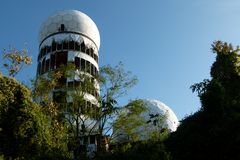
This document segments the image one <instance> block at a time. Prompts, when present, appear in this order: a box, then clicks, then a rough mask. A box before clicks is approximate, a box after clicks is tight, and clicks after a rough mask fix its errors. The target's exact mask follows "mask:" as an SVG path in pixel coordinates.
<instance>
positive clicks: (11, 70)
mask: <svg viewBox="0 0 240 160" xmlns="http://www.w3.org/2000/svg"><path fill="white" fill-rule="evenodd" d="M3 59H4V60H5V63H4V64H3V67H4V68H5V69H6V70H7V71H8V75H9V76H11V77H14V76H15V75H16V74H17V73H18V72H19V71H20V70H21V69H22V67H23V66H24V64H26V65H30V64H31V63H32V59H31V57H29V56H28V51H27V50H26V49H23V50H17V49H15V48H10V49H9V50H6V49H4V50H3Z"/></svg>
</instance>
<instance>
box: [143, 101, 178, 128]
mask: <svg viewBox="0 0 240 160" xmlns="http://www.w3.org/2000/svg"><path fill="white" fill-rule="evenodd" d="M143 101H144V103H145V105H146V107H147V111H146V112H145V113H143V114H142V116H143V117H144V119H146V120H147V119H149V114H159V115H163V116H165V121H164V123H163V124H162V125H163V127H165V128H167V129H169V130H170V131H176V130H177V127H178V124H179V122H178V119H177V116H176V115H175V113H174V112H173V111H172V109H171V108H169V107H168V106H167V105H165V104H164V103H162V102H160V101H158V100H154V99H144V100H143Z"/></svg>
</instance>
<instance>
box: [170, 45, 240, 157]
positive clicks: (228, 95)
mask: <svg viewBox="0 0 240 160" xmlns="http://www.w3.org/2000/svg"><path fill="white" fill-rule="evenodd" d="M212 51H213V53H215V54H216V61H215V62H214V63H213V65H212V67H211V77H212V79H210V80H204V81H203V82H201V83H198V84H195V85H193V86H192V87H191V88H192V90H193V91H196V92H197V93H198V96H199V97H200V100H201V104H202V107H201V109H200V110H199V111H198V112H196V113H194V114H193V115H190V116H188V117H187V118H185V119H184V120H183V121H182V123H181V125H180V126H179V127H178V130H177V131H176V132H175V133H173V134H172V135H171V136H170V138H169V140H168V147H169V149H170V150H171V152H172V156H173V159H174V160H175V159H176V160H180V159H239V158H240V154H239V152H238V150H239V149H240V147H239V142H240V139H239V132H240V130H239V124H240V118H239V117H240V92H239V91H240V65H239V64H240V56H239V48H238V47H237V48H234V47H233V46H232V45H231V44H228V43H224V42H221V41H216V42H214V43H213V45H212Z"/></svg>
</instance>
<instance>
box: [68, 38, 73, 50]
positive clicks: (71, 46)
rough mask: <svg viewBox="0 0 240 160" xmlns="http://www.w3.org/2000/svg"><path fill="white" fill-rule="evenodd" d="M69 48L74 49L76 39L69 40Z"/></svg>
mask: <svg viewBox="0 0 240 160" xmlns="http://www.w3.org/2000/svg"><path fill="white" fill-rule="evenodd" d="M69 49H71V50H74V41H73V40H72V41H70V42H69Z"/></svg>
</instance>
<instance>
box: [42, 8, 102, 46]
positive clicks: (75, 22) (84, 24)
mask: <svg viewBox="0 0 240 160" xmlns="http://www.w3.org/2000/svg"><path fill="white" fill-rule="evenodd" d="M61 24H64V27H65V29H66V31H69V32H75V33H79V34H81V35H83V36H86V37H87V38H89V39H91V40H92V41H93V42H94V43H95V44H96V47H97V48H98V49H99V48H100V34H99V31H98V28H97V26H96V24H95V23H94V22H93V20H92V19H91V18H90V17H88V16H87V15H86V14H84V13H82V12H80V11H77V10H65V11H60V12H58V13H56V14H54V15H53V16H50V17H49V18H48V19H47V20H46V21H45V22H44V23H43V24H42V26H41V29H40V32H39V43H41V42H42V41H43V40H44V39H45V38H46V37H48V36H50V35H52V34H55V33H58V32H59V28H60V26H61Z"/></svg>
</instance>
